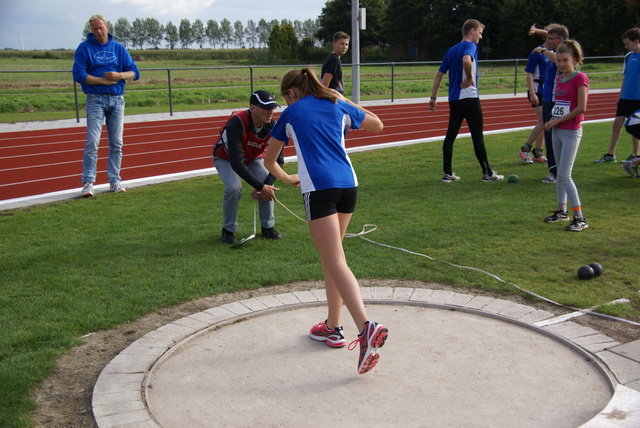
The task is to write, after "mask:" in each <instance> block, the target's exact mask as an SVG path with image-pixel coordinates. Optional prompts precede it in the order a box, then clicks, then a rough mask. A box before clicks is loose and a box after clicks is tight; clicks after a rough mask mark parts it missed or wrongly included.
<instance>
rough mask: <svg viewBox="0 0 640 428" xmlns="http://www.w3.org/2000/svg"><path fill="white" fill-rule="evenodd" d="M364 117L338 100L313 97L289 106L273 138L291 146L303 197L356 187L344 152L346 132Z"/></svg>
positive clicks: (276, 126) (356, 183) (347, 157)
mask: <svg viewBox="0 0 640 428" xmlns="http://www.w3.org/2000/svg"><path fill="white" fill-rule="evenodd" d="M364 118H365V113H364V112H363V111H361V110H360V109H358V108H357V107H355V106H353V105H351V104H349V103H347V102H344V101H341V100H339V101H338V102H337V103H334V102H332V101H330V100H325V99H320V98H316V97H314V96H313V95H307V96H306V97H304V98H302V99H300V100H298V101H297V102H295V103H293V104H291V105H290V106H288V107H287V108H286V109H285V110H284V111H283V112H282V114H281V115H280V117H279V118H278V122H277V123H276V125H275V126H274V128H273V129H272V130H271V136H272V137H273V138H275V139H277V140H280V141H283V142H284V143H285V144H287V145H288V144H289V139H291V141H293V144H294V146H295V149H296V156H297V158H298V175H299V177H300V190H301V191H302V193H307V192H312V191H315V190H326V189H334V188H338V189H347V188H351V187H356V186H357V185H358V179H357V177H356V173H355V171H354V169H353V166H352V164H351V159H349V156H348V155H347V152H346V150H345V135H346V132H345V131H346V128H347V127H351V128H352V129H358V128H360V125H361V124H362V121H363V120H364Z"/></svg>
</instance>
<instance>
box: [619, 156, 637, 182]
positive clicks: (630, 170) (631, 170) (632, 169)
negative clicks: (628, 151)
mask: <svg viewBox="0 0 640 428" xmlns="http://www.w3.org/2000/svg"><path fill="white" fill-rule="evenodd" d="M620 166H621V167H622V169H623V170H624V172H626V173H627V174H629V175H630V176H632V177H635V178H638V177H640V175H638V167H637V166H633V165H631V161H629V160H626V161H624V162H622V165H620Z"/></svg>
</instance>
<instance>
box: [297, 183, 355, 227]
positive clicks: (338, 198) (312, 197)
mask: <svg viewBox="0 0 640 428" xmlns="http://www.w3.org/2000/svg"><path fill="white" fill-rule="evenodd" d="M357 196H358V188H357V187H351V188H349V189H326V190H316V191H313V192H307V193H303V194H302V198H303V199H304V211H305V213H306V215H307V221H311V220H316V219H319V218H322V217H327V216H330V215H333V214H336V213H343V214H348V213H352V212H354V211H355V209H356V199H357Z"/></svg>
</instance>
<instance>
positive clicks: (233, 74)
mask: <svg viewBox="0 0 640 428" xmlns="http://www.w3.org/2000/svg"><path fill="white" fill-rule="evenodd" d="M164 53H165V54H167V55H168V54H169V53H168V52H164ZM68 54H69V53H68V52H66V53H65V52H52V53H51V55H52V56H53V58H36V59H34V58H5V57H3V56H2V55H0V71H2V70H5V71H14V72H0V122H4V123H11V122H26V121H36V120H56V119H73V118H75V117H76V113H75V97H74V92H73V80H72V77H71V73H70V72H69V71H70V70H71V67H72V65H73V58H72V57H69V56H68ZM142 54H143V55H146V57H149V58H148V59H147V58H145V60H139V61H138V67H139V68H140V69H141V74H142V77H141V79H140V80H138V81H135V82H131V83H129V84H128V85H127V92H126V100H127V114H148V113H166V112H168V111H170V107H169V91H168V83H167V82H168V72H167V69H171V87H172V107H173V110H174V111H194V110H210V109H226V108H240V107H243V106H246V104H247V103H248V95H249V93H250V89H251V85H252V83H253V88H254V89H258V88H260V89H268V90H270V91H272V92H274V93H278V90H279V89H278V88H279V85H280V80H281V79H282V76H283V75H284V73H285V72H286V71H288V70H289V69H290V68H292V67H299V66H300V65H295V66H294V65H288V66H280V67H278V66H275V65H268V66H259V65H254V64H252V63H251V62H250V61H249V60H247V59H245V60H242V61H241V60H237V59H233V60H226V61H224V60H219V59H216V60H213V59H204V58H195V59H194V58H192V59H168V58H163V57H160V58H158V59H154V58H153V57H152V56H150V55H152V52H148V51H147V52H146V54H145V52H143V53H142ZM57 55H59V56H64V58H57V57H56V56H57ZM176 55H177V53H176ZM194 55H195V54H194ZM203 55H204V54H203ZM596 61H597V62H596ZM621 64H622V57H620V58H619V59H617V58H615V59H613V60H609V61H607V60H590V59H588V58H587V60H586V63H585V64H584V65H583V69H584V71H585V72H587V73H589V83H590V87H591V88H594V89H595V88H598V89H608V88H609V89H610V88H619V87H620V84H621V82H622V75H621V74H620V69H621V67H622V65H621ZM438 65H439V64H438V63H437V62H432V63H401V64H393V66H392V64H391V63H383V64H363V65H362V66H361V67H360V99H361V100H363V101H368V100H380V99H391V98H392V97H393V98H394V99H398V98H416V97H426V96H428V95H430V93H431V87H432V84H433V79H434V77H435V75H436V72H437V69H438ZM525 65H526V61H524V60H521V61H519V62H518V65H517V70H518V72H517V78H516V76H514V74H515V69H516V64H515V62H513V61H512V62H508V61H506V62H505V61H501V62H482V63H481V64H480V68H481V72H482V73H483V76H482V78H481V80H480V90H481V92H482V93H483V94H496V93H502V94H504V93H513V92H514V85H515V90H516V92H526V82H525V72H524V67H525ZM314 69H315V70H316V71H317V72H318V73H319V72H320V65H318V64H316V65H315V67H314ZM26 70H39V72H37V73H24V72H16V71H26ZM45 70H58V72H49V73H47V72H45ZM64 70H68V71H64ZM351 73H352V68H351V67H350V66H349V65H348V64H345V67H344V78H345V82H346V88H345V91H346V93H347V94H351V91H352V87H351V82H352V74H351ZM392 76H393V78H392ZM445 89H446V82H445V84H444V87H443V88H442V91H444V90H445ZM77 92H78V104H79V109H80V117H84V115H85V112H84V99H85V97H84V94H82V91H81V89H80V87H79V86H78V87H77Z"/></svg>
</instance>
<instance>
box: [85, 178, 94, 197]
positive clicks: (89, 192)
mask: <svg viewBox="0 0 640 428" xmlns="http://www.w3.org/2000/svg"><path fill="white" fill-rule="evenodd" d="M94 196H95V194H94V193H93V183H92V182H90V181H87V182H86V183H84V184H83V185H82V197H83V198H92V197H94Z"/></svg>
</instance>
